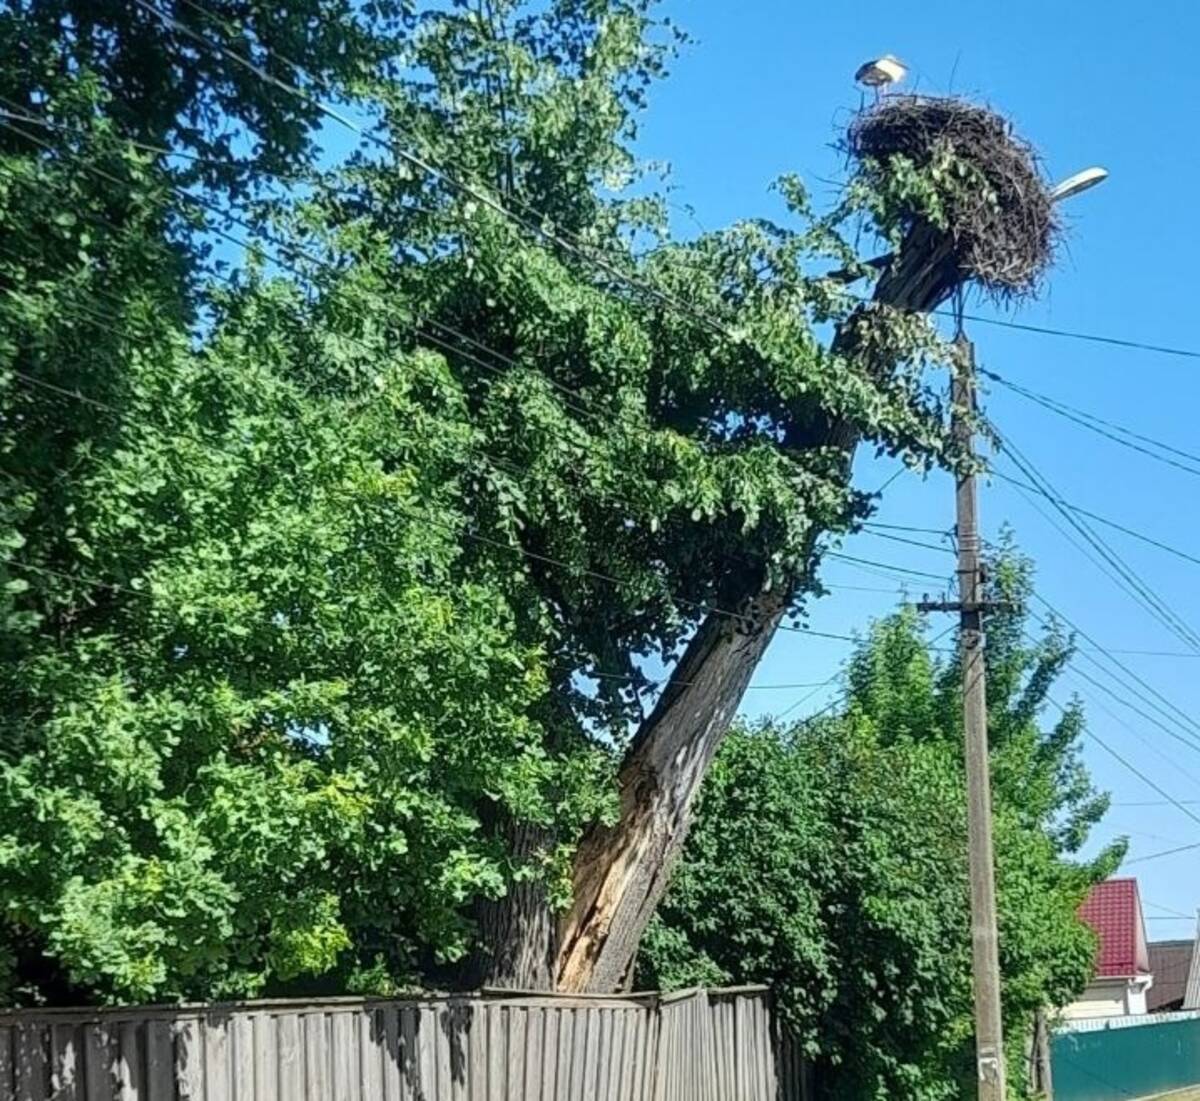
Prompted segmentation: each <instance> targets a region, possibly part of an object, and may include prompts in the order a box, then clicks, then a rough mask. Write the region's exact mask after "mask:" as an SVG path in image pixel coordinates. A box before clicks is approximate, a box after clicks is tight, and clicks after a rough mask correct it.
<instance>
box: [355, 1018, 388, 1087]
mask: <svg viewBox="0 0 1200 1101" xmlns="http://www.w3.org/2000/svg"><path fill="white" fill-rule="evenodd" d="M385 1047H386V1042H385V1039H384V1035H383V1010H382V1009H368V1010H367V1011H366V1012H365V1013H364V1014H363V1016H362V1020H360V1021H359V1024H358V1074H359V1081H360V1084H361V1088H362V1096H363V1101H383V1096H384V1095H383V1055H384V1049H385Z"/></svg>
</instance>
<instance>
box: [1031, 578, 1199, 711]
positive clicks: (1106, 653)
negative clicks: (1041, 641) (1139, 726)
mask: <svg viewBox="0 0 1200 1101" xmlns="http://www.w3.org/2000/svg"><path fill="white" fill-rule="evenodd" d="M1033 596H1034V599H1035V600H1037V601H1038V602H1039V603H1041V604H1042V605H1043V606H1044V607H1045V608H1046V609H1047V610H1048V611H1049V612H1050V613H1051V615H1053V616H1055V617H1056V618H1057V619H1058V620H1060V621H1061V622H1063V623H1065V624H1066V625H1067V626H1068V627H1069V628H1070V629H1071V630H1072V631H1073V632H1074V633H1075V634H1077V635H1079V636H1080V637H1081V638H1083V639H1084V640H1085V641H1087V642H1089V643H1090V644H1091V645H1092V646H1093V647H1094V649H1095V652H1096V653H1099V654H1100V655H1101V656H1102V657H1104V658H1105V659H1106V660H1107V661H1108V662H1109V664H1110V665H1112V666H1115V667H1116V668H1117V669H1118V670H1120V672H1121V673H1122V674H1123V675H1124V676H1125V677H1126V678H1128V679H1127V680H1126V681H1122V680H1120V679H1119V678H1118V677H1117V676H1115V675H1114V674H1113V672H1112V671H1111V670H1110V669H1105V667H1104V666H1103V665H1101V664H1100V662H1099V661H1097V660H1096V659H1095V658H1094V657H1092V656H1091V655H1090V654H1089V653H1087V652H1086V651H1080V653H1081V654H1082V655H1083V656H1085V657H1087V659H1088V661H1090V662H1091V663H1092V664H1093V665H1094V666H1096V668H1098V669H1099V670H1100V671H1101V672H1102V673H1103V674H1104V675H1105V676H1107V677H1112V679H1113V680H1115V681H1116V682H1117V684H1119V685H1120V686H1121V688H1122V689H1123V690H1124V691H1126V692H1130V693H1132V694H1133V695H1134V696H1135V697H1136V698H1137V699H1138V701H1139V702H1140V703H1143V704H1145V705H1146V706H1147V707H1149V708H1151V709H1152V710H1154V711H1157V712H1158V714H1160V715H1162V716H1164V717H1165V718H1166V720H1167V721H1168V722H1171V723H1173V724H1175V725H1177V726H1181V727H1182V724H1181V723H1180V719H1182V720H1183V722H1184V723H1187V724H1190V725H1191V726H1192V727H1193V729H1200V728H1197V726H1196V723H1195V720H1193V719H1192V718H1191V716H1190V715H1188V713H1187V712H1186V711H1184V710H1183V709H1182V708H1180V707H1178V706H1176V705H1175V704H1173V703H1172V702H1171V701H1170V700H1169V699H1167V697H1166V696H1164V695H1163V694H1162V693H1161V692H1159V691H1158V689H1156V688H1155V687H1154V686H1153V685H1152V684H1150V683H1149V682H1148V681H1146V680H1145V679H1144V678H1142V677H1141V676H1139V675H1138V674H1137V673H1135V672H1134V671H1133V670H1132V669H1130V668H1129V667H1128V666H1127V665H1125V663H1124V662H1121V661H1118V660H1117V658H1116V657H1115V656H1113V653H1112V651H1111V650H1108V649H1106V648H1105V647H1104V646H1102V645H1100V644H1099V643H1098V642H1096V640H1095V639H1094V638H1093V637H1092V636H1091V635H1089V634H1088V633H1087V632H1086V631H1084V630H1083V628H1081V627H1080V626H1079V625H1078V624H1077V623H1074V622H1073V621H1072V620H1071V619H1069V618H1068V617H1067V616H1066V615H1064V614H1063V613H1062V612H1061V611H1060V610H1059V609H1058V608H1056V607H1055V606H1054V605H1053V604H1051V603H1050V601H1048V600H1047V599H1046V598H1045V597H1044V596H1042V595H1041V594H1040V593H1038V592H1036V591H1035V592H1034V594H1033ZM1030 614H1032V615H1033V617H1034V619H1036V620H1037V621H1038V622H1039V623H1040V624H1042V626H1044V627H1047V628H1052V627H1053V624H1052V623H1050V622H1049V621H1048V620H1046V619H1045V618H1044V617H1043V616H1040V615H1039V614H1038V613H1037V612H1036V611H1033V610H1032V609H1030ZM1129 680H1132V681H1133V682H1134V683H1135V684H1136V685H1138V686H1140V689H1144V690H1145V692H1149V693H1150V694H1151V695H1152V696H1154V697H1156V698H1157V700H1159V701H1161V702H1159V703H1156V702H1155V701H1154V700H1153V699H1149V698H1147V696H1146V695H1145V694H1144V692H1143V691H1141V690H1140V689H1139V688H1134V687H1131V686H1130V684H1129ZM1154 721H1155V722H1156V723H1157V724H1158V725H1160V726H1161V722H1160V721H1159V720H1154ZM1164 729H1165V728H1164Z"/></svg>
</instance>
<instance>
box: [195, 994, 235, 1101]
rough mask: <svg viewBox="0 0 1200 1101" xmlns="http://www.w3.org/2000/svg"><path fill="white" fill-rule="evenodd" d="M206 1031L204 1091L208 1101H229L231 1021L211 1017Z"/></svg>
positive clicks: (204, 1026)
mask: <svg viewBox="0 0 1200 1101" xmlns="http://www.w3.org/2000/svg"><path fill="white" fill-rule="evenodd" d="M200 1025H201V1027H202V1029H203V1031H204V1091H205V1099H206V1101H229V1077H230V1076H229V1020H228V1018H225V1017H219V1016H213V1015H211V1014H210V1015H209V1016H207V1017H205V1018H203V1019H202V1020H201V1022H200Z"/></svg>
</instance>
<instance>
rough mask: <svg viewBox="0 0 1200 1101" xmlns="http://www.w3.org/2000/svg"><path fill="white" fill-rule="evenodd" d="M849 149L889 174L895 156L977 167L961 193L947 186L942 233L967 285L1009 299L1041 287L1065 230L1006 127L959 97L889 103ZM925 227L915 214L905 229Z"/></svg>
mask: <svg viewBox="0 0 1200 1101" xmlns="http://www.w3.org/2000/svg"><path fill="white" fill-rule="evenodd" d="M847 146H848V149H849V151H850V153H851V154H852V155H853V156H854V157H855V158H857V159H858V160H859V161H866V162H874V163H875V165H877V166H880V167H882V168H886V165H887V163H888V161H889V160H890V159H891V158H893V157H896V156H904V157H907V158H908V159H909V160H910V161H912V162H913V164H914V165H915V166H916V167H917V168H918V169H924V168H929V167H931V166H933V165H936V164H939V163H944V162H945V161H946V159H947V156H949V158H951V159H953V160H957V161H959V162H962V163H963V164H965V165H967V166H970V168H972V169H974V172H968V174H967V176H966V177H965V178H963V179H960V180H959V181H958V182H959V184H960V185H959V186H953V187H946V188H939V194H940V196H941V199H942V207H943V211H944V215H945V221H944V224H943V225H941V226H939V228H940V229H941V230H942V231H943V232H945V233H947V234H948V235H949V236H950V238H951V239H952V242H953V254H954V261H955V263H956V264H957V267H958V271H959V273H960V275H961V278H962V280H963V281H966V280H968V279H973V280H975V281H976V282H978V283H980V284H981V285H982V286H984V287H985V288H987V289H988V290H990V291H992V292H993V293H996V294H999V295H1001V296H1002V297H1008V296H1012V295H1021V294H1028V293H1031V292H1032V291H1033V290H1034V289H1035V288H1036V286H1037V283H1038V279H1039V277H1040V276H1041V275H1042V273H1043V272H1044V271H1045V270H1046V268H1047V267H1048V266H1049V264H1050V261H1051V259H1052V258H1053V254H1054V246H1055V243H1056V240H1057V237H1058V229H1059V227H1058V222H1057V219H1056V218H1055V214H1054V208H1053V205H1052V204H1051V201H1050V193H1049V189H1048V188H1047V185H1046V182H1045V179H1044V177H1043V175H1042V172H1041V166H1040V162H1039V160H1038V157H1037V154H1036V152H1035V151H1034V149H1033V147H1032V146H1031V145H1030V144H1029V143H1028V142H1026V141H1024V140H1022V139H1021V138H1019V137H1017V136H1016V135H1014V134H1013V131H1012V127H1011V125H1010V124H1009V122H1008V121H1007V120H1006V119H1004V118H1002V117H1001V116H1000V115H997V114H996V113H995V112H994V111H990V110H988V109H987V108H986V107H980V106H978V105H977V104H973V103H968V102H966V101H965V100H961V99H955V98H947V97H940V96H899V95H891V96H885V97H884V98H883V99H881V100H880V101H879V102H878V103H877V104H875V105H874V106H872V107H869V108H867V109H866V110H864V111H862V112H861V113H860V114H858V115H857V116H856V117H855V119H854V122H853V123H852V124H851V126H850V131H849V134H848V136H847ZM972 176H974V177H976V179H972ZM923 220H925V219H923V217H922V215H921V214H920V212H918V211H915V210H914V211H912V212H911V213H909V215H908V223H909V224H908V225H907V226H906V227H905V228H907V229H912V228H913V227H914V225H915V224H916V223H917V222H919V221H923Z"/></svg>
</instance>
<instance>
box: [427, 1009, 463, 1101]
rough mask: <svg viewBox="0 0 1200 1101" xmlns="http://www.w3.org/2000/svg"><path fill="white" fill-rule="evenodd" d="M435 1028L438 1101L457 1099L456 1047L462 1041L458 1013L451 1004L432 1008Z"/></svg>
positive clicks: (458, 1095)
mask: <svg viewBox="0 0 1200 1101" xmlns="http://www.w3.org/2000/svg"><path fill="white" fill-rule="evenodd" d="M433 1015H434V1021H435V1025H434V1027H435V1028H436V1030H437V1038H436V1050H437V1080H438V1098H439V1101H458V1098H459V1097H460V1096H461V1091H460V1090H459V1089H458V1087H457V1086H456V1085H455V1077H456V1076H455V1063H456V1062H457V1059H458V1056H457V1054H456V1048H457V1045H458V1044H459V1043H461V1041H462V1036H461V1032H460V1031H459V1028H458V1014H457V1010H456V1009H455V1007H454V1006H453V1005H443V1006H436V1007H434V1010H433Z"/></svg>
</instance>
